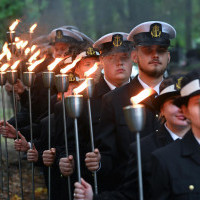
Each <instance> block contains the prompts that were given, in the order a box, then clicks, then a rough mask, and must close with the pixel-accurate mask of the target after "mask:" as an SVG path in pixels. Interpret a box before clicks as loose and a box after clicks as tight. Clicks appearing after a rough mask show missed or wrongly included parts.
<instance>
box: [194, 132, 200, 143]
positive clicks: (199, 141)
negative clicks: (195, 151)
mask: <svg viewBox="0 0 200 200" xmlns="http://www.w3.org/2000/svg"><path fill="white" fill-rule="evenodd" d="M193 135H194V134H193ZM194 138H195V139H196V141H197V142H198V143H199V144H200V139H199V138H197V137H196V136H195V135H194Z"/></svg>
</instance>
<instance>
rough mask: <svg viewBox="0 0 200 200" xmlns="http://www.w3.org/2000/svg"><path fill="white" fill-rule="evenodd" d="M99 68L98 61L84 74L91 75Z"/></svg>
mask: <svg viewBox="0 0 200 200" xmlns="http://www.w3.org/2000/svg"><path fill="white" fill-rule="evenodd" d="M97 69H98V65H97V63H95V64H94V65H93V67H91V68H90V69H89V70H88V71H86V72H85V73H84V76H86V77H88V76H90V75H91V74H93V73H94V72H95V71H96V70H97Z"/></svg>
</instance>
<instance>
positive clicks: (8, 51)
mask: <svg viewBox="0 0 200 200" xmlns="http://www.w3.org/2000/svg"><path fill="white" fill-rule="evenodd" d="M3 53H5V55H6V56H7V60H10V58H11V52H10V49H9V48H8V43H7V42H6V43H5V44H4V45H3ZM2 56H3V55H2Z"/></svg>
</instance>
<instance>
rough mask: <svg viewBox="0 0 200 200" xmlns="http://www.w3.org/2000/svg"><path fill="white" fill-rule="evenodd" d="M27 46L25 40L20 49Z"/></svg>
mask: <svg viewBox="0 0 200 200" xmlns="http://www.w3.org/2000/svg"><path fill="white" fill-rule="evenodd" d="M27 44H28V41H27V40H25V41H23V42H22V44H21V48H22V49H24V48H25V47H26V46H27Z"/></svg>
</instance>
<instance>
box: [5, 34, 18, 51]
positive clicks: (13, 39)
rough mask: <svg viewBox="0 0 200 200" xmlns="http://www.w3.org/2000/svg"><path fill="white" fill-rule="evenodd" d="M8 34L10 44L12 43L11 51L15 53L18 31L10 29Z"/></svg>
mask: <svg viewBox="0 0 200 200" xmlns="http://www.w3.org/2000/svg"><path fill="white" fill-rule="evenodd" d="M6 36H7V41H8V44H10V45H11V53H14V45H13V43H14V42H15V37H16V32H15V31H8V32H6Z"/></svg>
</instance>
